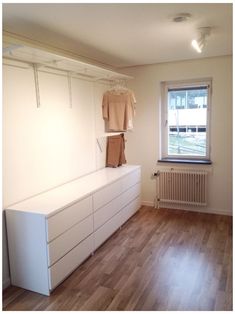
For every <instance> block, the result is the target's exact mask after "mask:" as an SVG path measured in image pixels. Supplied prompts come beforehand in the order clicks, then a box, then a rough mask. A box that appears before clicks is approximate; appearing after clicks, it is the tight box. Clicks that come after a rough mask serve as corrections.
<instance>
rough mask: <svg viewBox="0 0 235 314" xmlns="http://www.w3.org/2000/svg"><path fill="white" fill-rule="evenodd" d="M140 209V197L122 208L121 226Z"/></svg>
mask: <svg viewBox="0 0 235 314" xmlns="http://www.w3.org/2000/svg"><path fill="white" fill-rule="evenodd" d="M140 207H141V198H140V196H139V197H137V198H136V199H134V200H133V201H132V202H131V203H130V204H128V205H127V206H126V207H124V208H123V209H122V211H121V213H122V218H121V221H122V224H124V223H125V222H126V221H127V220H128V219H129V218H130V217H131V216H133V215H134V214H135V213H136V212H137V210H138V209H139V208H140Z"/></svg>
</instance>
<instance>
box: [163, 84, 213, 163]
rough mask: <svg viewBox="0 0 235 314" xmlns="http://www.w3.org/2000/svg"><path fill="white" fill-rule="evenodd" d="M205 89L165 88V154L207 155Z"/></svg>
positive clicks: (206, 92)
mask: <svg viewBox="0 0 235 314" xmlns="http://www.w3.org/2000/svg"><path fill="white" fill-rule="evenodd" d="M207 100H208V90H207V89H205V87H202V88H201V89H200V88H195V89H193V88H190V89H185V90H171V91H168V155H172V156H198V157H205V156H206V145H207V144H206V131H207V125H206V124H207Z"/></svg>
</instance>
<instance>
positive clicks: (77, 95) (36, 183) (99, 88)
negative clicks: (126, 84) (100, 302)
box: [3, 63, 108, 286]
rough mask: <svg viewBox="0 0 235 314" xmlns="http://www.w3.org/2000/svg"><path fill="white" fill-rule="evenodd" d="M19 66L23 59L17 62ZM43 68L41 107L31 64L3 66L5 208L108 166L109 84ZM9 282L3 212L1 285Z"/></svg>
mask: <svg viewBox="0 0 235 314" xmlns="http://www.w3.org/2000/svg"><path fill="white" fill-rule="evenodd" d="M18 65H20V66H25V64H23V63H22V64H21V63H19V64H18ZM71 85H72V108H71V107H70V102H69V88H68V80H67V77H65V76H61V75H60V76H59V75H55V74H51V73H50V74H49V73H44V72H39V89H40V102H41V107H40V108H37V105H36V93H35V85H34V76H33V69H32V68H31V67H29V68H26V69H23V68H17V67H13V66H9V65H4V66H3V208H6V207H7V206H9V205H10V204H13V203H15V202H19V201H21V200H23V199H25V198H28V197H31V196H33V195H35V194H38V193H41V192H43V191H45V190H48V189H51V188H53V187H55V186H57V185H60V184H63V183H66V182H68V181H70V180H73V179H75V178H77V177H80V176H82V175H85V174H87V173H90V172H93V171H95V170H97V169H100V168H103V167H104V166H105V155H106V152H105V148H106V145H105V144H106V142H105V140H103V146H102V148H103V152H101V151H100V149H99V147H98V145H97V142H96V137H97V136H99V135H100V134H102V133H104V123H103V119H102V107H101V104H102V95H103V92H104V91H105V90H106V89H107V88H108V86H107V85H104V84H99V83H96V84H94V83H92V82H89V81H84V80H80V79H75V78H72V84H71ZM8 284H9V269H8V262H7V244H6V234H5V222H4V216H3V286H7V285H8Z"/></svg>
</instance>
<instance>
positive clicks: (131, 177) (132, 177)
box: [122, 169, 141, 192]
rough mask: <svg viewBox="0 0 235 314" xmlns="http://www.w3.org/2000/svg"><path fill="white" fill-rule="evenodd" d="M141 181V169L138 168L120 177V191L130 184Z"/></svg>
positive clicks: (127, 187)
mask: <svg viewBox="0 0 235 314" xmlns="http://www.w3.org/2000/svg"><path fill="white" fill-rule="evenodd" d="M140 181H141V171H140V169H137V170H135V171H134V172H132V173H130V174H128V175H127V176H125V177H124V178H123V179H122V191H123V192H124V191H126V190H127V189H129V188H130V187H131V186H133V185H135V184H136V183H138V182H140Z"/></svg>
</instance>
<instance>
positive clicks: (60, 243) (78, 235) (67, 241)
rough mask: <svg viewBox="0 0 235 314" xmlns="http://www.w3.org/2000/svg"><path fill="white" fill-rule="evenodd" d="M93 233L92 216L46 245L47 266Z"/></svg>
mask: <svg viewBox="0 0 235 314" xmlns="http://www.w3.org/2000/svg"><path fill="white" fill-rule="evenodd" d="M92 232H93V216H92V215H91V216H89V217H87V218H85V219H84V220H83V221H81V222H79V223H78V224H76V225H75V226H73V227H72V228H70V229H69V230H67V231H66V232H65V233H63V234H62V235H60V236H59V237H58V238H56V239H55V240H53V241H52V242H51V243H49V244H48V245H47V249H48V266H51V265H52V264H54V263H55V262H56V261H58V260H59V259H60V258H61V257H62V256H64V255H65V254H66V253H67V252H69V251H70V250H71V249H73V248H74V247H75V246H76V245H77V244H78V243H79V242H81V241H82V240H84V239H85V238H86V237H88V236H89V235H90V234H91V233H92Z"/></svg>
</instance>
